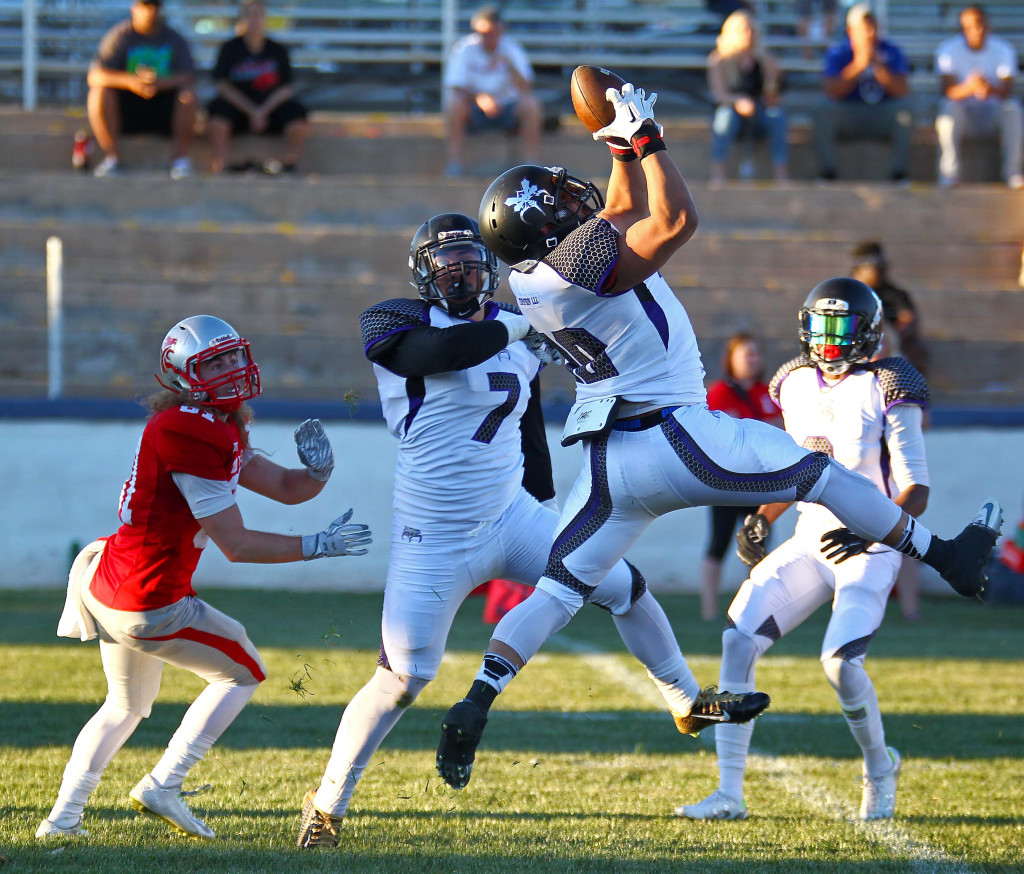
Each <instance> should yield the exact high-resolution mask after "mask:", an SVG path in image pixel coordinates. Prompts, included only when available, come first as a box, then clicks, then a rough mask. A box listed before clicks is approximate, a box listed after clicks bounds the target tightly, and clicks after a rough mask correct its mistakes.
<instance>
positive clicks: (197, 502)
mask: <svg viewBox="0 0 1024 874" xmlns="http://www.w3.org/2000/svg"><path fill="white" fill-rule="evenodd" d="M171 479H173V480H174V484H175V485H176V486H177V487H178V490H179V491H180V492H181V494H182V497H184V499H185V501H186V503H187V504H188V507H189V509H190V510H191V511H192V515H193V516H194V517H195V518H196V519H205V518H206V517H207V516H212V515H214V513H219V512H220V511H221V510H226V509H227V508H228V507H231V506H233V505H234V503H235V493H234V492H233V491H232V490H231V484H230V483H226V482H224V481H223V480H220V481H218V480H212V479H203V477H201V476H193V475H192V474H190V473H172V474H171Z"/></svg>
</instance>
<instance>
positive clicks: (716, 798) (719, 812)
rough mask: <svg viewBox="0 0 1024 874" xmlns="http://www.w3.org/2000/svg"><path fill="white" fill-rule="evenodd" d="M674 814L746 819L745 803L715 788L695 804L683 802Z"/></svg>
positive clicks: (706, 817) (689, 816)
mask: <svg viewBox="0 0 1024 874" xmlns="http://www.w3.org/2000/svg"><path fill="white" fill-rule="evenodd" d="M675 813H676V816H681V817H684V818H686V819H703V820H711V819H746V818H747V816H748V811H747V805H746V803H745V802H743V801H737V800H736V799H735V798H731V797H730V796H728V795H726V794H725V793H724V792H723V791H722V790H721V789H716V790H715V791H714V792H712V793H711V794H710V795H709V796H708V797H707V798H705V799H704V800H703V801H700V802H698V803H697V804H684V805H681V806H680V807H677V808H676V811H675Z"/></svg>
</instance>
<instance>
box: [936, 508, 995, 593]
mask: <svg viewBox="0 0 1024 874" xmlns="http://www.w3.org/2000/svg"><path fill="white" fill-rule="evenodd" d="M1002 527H1003V509H1002V507H1000V506H999V502H998V501H997V500H995V499H993V498H990V499H989V500H987V501H986V502H985V503H984V504H982V505H981V509H980V510H978V512H977V513H975V515H974V518H973V519H972V520H971V522H970V524H969V525H968V526H967V527H966V528H965V529H964V530H963V531H961V532H960V533H959V534H958V535H957V536H956V537H954V538H953V540H952V541H951V543H952V544H953V561H952V563H951V564H950V566H949V567H948V568H946V570H945V572H944V573H943V574H942V579H944V580H945V581H946V582H947V583H949V584H950V585H951V586H952V587H953V590H954V591H955V592H956V593H957V594H959V595H963V596H964V597H965V598H978V599H979V600H980V599H981V596H982V595H983V594H984V593H985V583H987V582H988V577H987V576H986V574H985V566H986V565H987V564H988V560H989V557H990V556H991V555H992V550H993V549H994V548H995V545H996V541H997V540H998V539H999V531H1000V530H1001V529H1002Z"/></svg>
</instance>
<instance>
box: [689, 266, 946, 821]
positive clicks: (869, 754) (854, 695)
mask: <svg viewBox="0 0 1024 874" xmlns="http://www.w3.org/2000/svg"><path fill="white" fill-rule="evenodd" d="M799 322H800V347H801V353H802V354H801V355H800V357H799V358H796V359H794V360H793V361H790V362H789V363H787V364H784V365H783V366H782V367H781V368H780V369H779V371H778V372H777V373H776V374H775V378H774V379H773V380H772V382H771V385H770V391H771V395H772V398H773V399H774V400H775V402H776V403H777V404H778V405H779V407H780V408H781V409H782V412H783V416H784V419H785V426H786V430H787V431H788V432H789V433H790V434H791V435H792V436H793V439H794V440H795V441H796V442H797V443H799V444H800V445H801V446H804V447H805V448H807V449H815V450H819V451H822V452H825V453H826V454H827V455H828V456H829V457H831V458H834V459H836V460H837V461H839V462H841V463H842V464H843V465H845V466H846V467H847V468H849V469H850V470H852V471H855V472H856V473H859V474H861V475H862V476H864V477H866V478H867V479H868V480H870V481H871V482H872V483H873V484H874V486H875V488H877V489H879V490H881V491H884V492H885V493H887V494H891V495H894V496H895V497H894V498H893V501H894V503H896V504H897V505H898V506H899V507H901V508H902V509H903V510H904V512H906V513H909V514H910V515H912V516H914V517H917V516H919V515H920V514H921V513H922V512H924V509H925V506H926V505H927V503H928V486H929V479H928V466H927V463H926V461H925V447H924V435H923V432H922V429H921V420H922V409H923V408H924V406H925V405H926V404H927V402H928V387H927V385H926V383H925V380H924V378H923V377H922V376H921V374H920V373H919V372H918V371H917V370H915V369H914V367H913V365H911V364H910V363H909V362H907V361H906V360H905V359H903V358H882V359H880V360H873V359H874V358H875V356H876V353H877V351H878V348H879V345H880V343H881V339H882V303H881V301H880V300H879V299H878V297H877V296H876V295H875V293H874V291H872V290H871V288H870V287H868V286H867V285H865V284H864V283H862V282H859V281H858V280H856V279H847V278H845V277H839V278H835V279H829V280H827V281H825V282H822V283H821V284H820V285H818V286H817V287H815V288H814V290H813V291H811V293H810V295H809V296H808V297H807V300H806V301H805V303H804V306H803V307H802V308H801V310H800V317H799ZM788 507H789V504H788V503H775V504H765V505H763V506H761V507H759V508H758V510H757V512H756V514H752V515H750V516H748V517H747V519H746V520H745V522H744V525H743V527H742V528H741V529H740V531H739V533H738V534H737V537H738V541H739V544H740V549H739V553H740V558H741V559H742V560H743V561H744V562H745V563H746V564H747V565H749V566H751V568H752V570H751V572H750V577H749V579H747V581H746V582H745V583H744V584H743V586H742V587H741V588H740V590H739V592H738V593H737V595H736V597H735V599H734V600H733V602H732V606H731V607H730V608H729V620H728V623H727V625H726V629H725V632H724V633H723V635H722V650H723V651H722V664H721V674H720V677H719V682H720V683H722V684H723V685H728V687H729V688H730V689H743V688H751V689H752V688H753V683H754V669H755V665H756V663H757V659H758V658H759V657H760V656H761V655H763V654H764V652H765V651H766V650H767V649H768V648H769V647H770V646H771V645H772V644H773V643H774V642H775V641H776V640H778V639H779V638H780V637H782V636H783V635H784V634H786V633H787V632H789V631H790V630H791V629H793V628H796V627H797V626H798V625H800V623H802V622H803V621H804V620H805V619H807V618H808V617H809V616H810V615H811V614H812V613H814V611H815V610H817V609H818V607H820V606H821V605H822V604H824V603H826V602H827V601H831V602H832V618H831V620H830V621H829V624H828V629H827V631H826V632H825V639H824V641H823V642H822V647H821V664H822V667H823V668H824V669H825V676H826V677H827V678H828V681H829V683H831V684H832V687H833V688H834V689H835V691H836V694H837V695H838V697H839V705H840V709H841V710H842V712H843V716H844V717H845V718H846V722H847V724H848V725H849V726H850V731H851V732H852V733H853V737H854V739H855V740H856V741H857V744H858V745H859V746H860V749H861V752H862V753H863V756H864V765H863V773H864V784H863V794H862V798H861V806H860V816H861V819H863V820H872V819H888V818H891V817H892V815H893V812H894V809H895V804H896V782H897V780H898V778H899V774H900V756H899V753H898V752H896V750H894V749H892V748H891V747H887V746H886V743H885V731H884V729H883V727H882V715H881V712H880V711H879V708H878V697H877V696H876V694H875V689H874V686H873V685H872V683H871V678H870V677H869V676H868V675H867V673H866V672H865V670H864V659H865V656H866V655H867V649H868V644H869V643H870V642H871V639H872V638H873V637H874V635H875V633H876V632H877V631H878V629H879V627H880V626H881V624H882V618H883V617H884V615H885V604H886V601H887V600H888V598H889V593H890V591H891V590H892V587H893V585H894V584H895V582H896V575H897V573H898V572H899V569H900V561H901V559H902V555H901V554H900V553H899V552H897V551H896V550H894V549H893V548H892V547H891V546H885V545H883V544H868V543H859V544H858V545H857V547H856V548H854V547H853V545H852V543H848V545H845V546H843V545H837V546H836V548H835V549H831V550H829V551H828V553H827V554H825V553H823V552H822V550H821V544H822V541H823V540H825V539H831V538H832V536H833V535H832V533H831V532H834V531H835V530H836V529H837V528H839V527H840V526H841V523H840V522H839V521H838V519H837V518H836V516H835V515H834V514H833V513H831V512H829V510H827V509H826V508H825V507H823V506H821V505H820V504H810V503H801V504H799V505H798V507H799V510H800V520H799V521H798V522H797V525H796V532H795V534H794V535H793V537H792V538H791V539H789V540H787V541H786V542H785V543H783V544H782V545H781V546H779V547H778V548H777V549H775V550H774V551H772V552H771V553H770V554H768V555H765V545H764V543H765V536H766V534H767V532H768V529H769V528H770V526H771V524H772V523H773V522H774V521H775V520H776V519H778V518H779V516H781V515H782V513H783V512H785V510H786V509H787V508H788ZM752 733H753V726H746V725H736V726H732V725H728V726H717V727H716V729H715V741H716V745H717V748H718V770H719V788H718V789H717V790H716V791H715V792H713V793H712V794H711V795H710V796H709V797H708V798H705V799H704V800H703V801H701V802H699V803H697V804H691V805H684V806H681V807H679V808H677V809H676V814H677V815H678V816H683V817H687V818H689V819H746V818H747V806H746V804H745V802H744V800H743V775H744V770H745V768H746V760H747V751H748V749H749V747H750V738H751V734H752Z"/></svg>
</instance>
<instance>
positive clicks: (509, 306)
mask: <svg viewBox="0 0 1024 874" xmlns="http://www.w3.org/2000/svg"><path fill="white" fill-rule="evenodd" d="M491 303H493V304H494V305H495V306H496V307H497V308H498V309H499V310H501V311H502V312H506V313H515V314H516V315H517V316H521V315H522V314H523V311H522V310H521V309H519V307H517V306H516V305H515V304H514V303H505V302H504V301H501V300H492V301H491Z"/></svg>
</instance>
